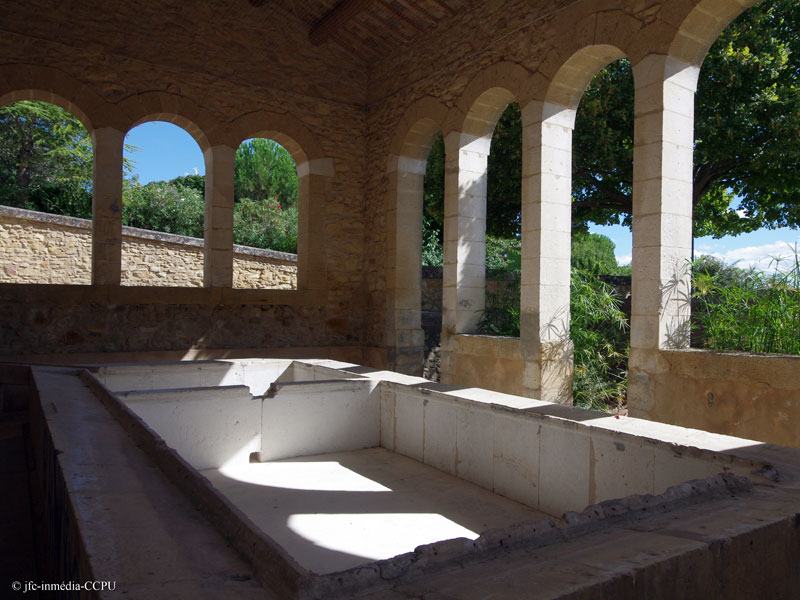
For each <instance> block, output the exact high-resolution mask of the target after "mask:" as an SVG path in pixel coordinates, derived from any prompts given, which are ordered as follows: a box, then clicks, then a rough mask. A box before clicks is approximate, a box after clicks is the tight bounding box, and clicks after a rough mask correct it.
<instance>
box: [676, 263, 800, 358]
mask: <svg viewBox="0 0 800 600" xmlns="http://www.w3.org/2000/svg"><path fill="white" fill-rule="evenodd" d="M794 250H795V253H794V258H793V259H792V260H791V262H790V263H789V264H788V265H786V266H784V264H783V263H781V262H775V263H774V269H773V271H772V272H771V273H764V272H762V271H758V270H755V269H750V270H744V269H739V268H737V267H734V266H730V265H725V264H724V263H722V262H721V261H719V260H717V259H714V258H710V257H702V258H700V259H698V260H697V261H695V263H694V264H693V284H694V293H693V303H692V309H693V310H692V318H693V320H694V329H695V335H694V339H693V345H696V346H700V347H705V348H711V349H715V350H738V351H744V352H754V353H780V354H800V336H798V331H800V256H798V254H797V248H795V249H794Z"/></svg>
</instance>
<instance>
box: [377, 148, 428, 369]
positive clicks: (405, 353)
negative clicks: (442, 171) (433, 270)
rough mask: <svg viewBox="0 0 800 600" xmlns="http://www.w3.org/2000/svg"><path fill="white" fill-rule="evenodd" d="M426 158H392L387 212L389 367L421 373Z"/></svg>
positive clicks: (388, 174)
mask: <svg viewBox="0 0 800 600" xmlns="http://www.w3.org/2000/svg"><path fill="white" fill-rule="evenodd" d="M426 164H427V162H426V161H424V160H414V159H411V158H408V157H397V156H394V157H392V159H391V160H390V161H389V165H388V168H387V179H388V181H389V190H390V193H389V197H388V201H387V210H386V231H387V238H386V250H387V271H386V303H387V306H386V311H387V331H386V338H387V344H388V346H389V367H390V368H391V369H393V370H395V371H398V372H400V373H407V374H409V375H419V376H421V375H422V363H423V359H424V345H425V335H424V332H423V330H422V322H421V315H420V295H421V281H420V278H421V263H422V199H423V179H424V176H425V167H426Z"/></svg>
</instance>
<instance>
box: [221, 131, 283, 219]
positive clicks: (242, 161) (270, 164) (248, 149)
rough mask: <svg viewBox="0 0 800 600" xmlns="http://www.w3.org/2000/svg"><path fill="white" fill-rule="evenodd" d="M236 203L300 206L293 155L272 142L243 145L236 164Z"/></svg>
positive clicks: (249, 141)
mask: <svg viewBox="0 0 800 600" xmlns="http://www.w3.org/2000/svg"><path fill="white" fill-rule="evenodd" d="M234 176H235V192H234V200H235V201H237V202H238V201H239V200H242V199H243V198H249V199H250V200H253V201H255V202H274V201H275V200H277V202H278V204H280V205H281V206H287V207H288V206H296V205H297V167H296V166H295V164H294V160H293V159H292V156H291V154H289V152H287V151H286V149H285V148H284V147H283V146H281V145H280V144H278V143H277V142H274V141H272V140H267V139H263V138H254V139H250V140H246V141H244V142H242V144H241V145H240V146H239V149H238V150H237V151H236V159H235V162H234Z"/></svg>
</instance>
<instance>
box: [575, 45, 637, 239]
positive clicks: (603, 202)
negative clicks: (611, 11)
mask: <svg viewBox="0 0 800 600" xmlns="http://www.w3.org/2000/svg"><path fill="white" fill-rule="evenodd" d="M633 97H634V87H633V71H632V69H631V64H630V62H628V61H627V60H625V59H620V60H617V61H614V62H613V63H611V64H609V65H608V66H607V67H606V68H605V69H603V70H601V71H600V72H599V73H597V75H595V76H594V79H592V82H591V83H590V84H589V87H588V88H587V89H586V92H584V94H583V97H582V98H581V102H580V104H579V105H578V111H577V114H576V115H575V130H574V132H573V134H572V197H573V206H572V209H573V222H574V223H575V224H576V226H578V227H580V228H583V227H585V223H586V222H587V221H592V222H594V223H597V224H598V225H611V224H615V223H623V224H625V225H630V224H631V222H630V219H631V212H632V206H633V205H632V203H631V194H632V191H633Z"/></svg>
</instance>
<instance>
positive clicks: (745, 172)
mask: <svg viewBox="0 0 800 600" xmlns="http://www.w3.org/2000/svg"><path fill="white" fill-rule="evenodd" d="M798 24H800V2H798V0H775V1H773V2H762V3H761V4H759V5H757V6H755V7H753V8H751V9H750V10H748V11H746V12H745V13H743V14H742V15H741V16H740V17H739V18H738V19H736V20H735V21H734V22H733V23H732V24H731V25H730V26H729V27H728V28H727V29H726V30H725V31H723V33H722V34H721V35H720V36H719V38H718V39H717V40H716V42H715V43H714V44H713V46H712V47H711V49H710V50H709V52H708V55H707V57H706V59H705V62H704V63H703V66H702V69H701V71H700V77H699V81H698V87H697V95H696V98H695V152H694V186H693V193H692V202H693V206H694V229H695V235H713V236H717V237H720V236H722V235H735V234H738V233H742V232H745V231H753V230H756V229H759V228H762V227H766V228H774V227H781V226H791V227H797V226H800V170H799V169H798V165H799V164H800V87H799V86H800V30H799V29H798ZM632 139H633V77H632V74H631V67H630V64H628V63H627V62H626V61H618V62H616V63H614V64H612V65H610V66H609V67H608V68H606V69H604V70H603V71H601V72H600V73H599V74H598V75H597V76H596V77H595V78H594V80H593V81H592V83H591V85H590V86H589V88H588V90H587V91H586V93H585V94H584V97H583V99H582V100H581V103H580V106H579V108H578V114H577V116H576V122H575V133H574V137H573V194H574V198H575V209H576V213H577V214H576V216H577V218H578V219H579V220H591V221H594V222H596V223H617V222H621V223H624V224H630V215H631V207H632V205H631V185H632V177H633V169H632V159H633V142H632ZM737 198H738V201H739V205H740V206H739V208H740V210H742V211H743V212H744V214H745V216H746V218H741V217H740V216H739V214H737V212H736V210H734V207H733V206H732V203H733V202H734V200H735V199H737Z"/></svg>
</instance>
